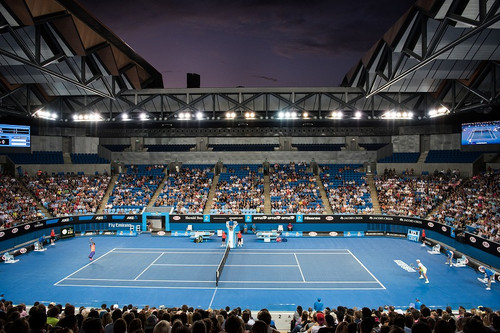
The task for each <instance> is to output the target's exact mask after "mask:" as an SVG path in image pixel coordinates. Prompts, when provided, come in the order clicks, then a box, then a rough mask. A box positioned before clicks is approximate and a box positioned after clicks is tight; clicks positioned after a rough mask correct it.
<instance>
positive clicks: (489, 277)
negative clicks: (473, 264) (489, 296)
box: [477, 266, 495, 290]
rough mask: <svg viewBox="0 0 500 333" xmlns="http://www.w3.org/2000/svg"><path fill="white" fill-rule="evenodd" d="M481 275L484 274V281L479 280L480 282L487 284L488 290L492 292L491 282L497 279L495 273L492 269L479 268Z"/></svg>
mask: <svg viewBox="0 0 500 333" xmlns="http://www.w3.org/2000/svg"><path fill="white" fill-rule="evenodd" d="M477 269H478V270H479V271H480V272H481V273H484V279H480V278H477V279H478V280H480V281H482V282H484V283H486V290H491V282H492V281H493V279H494V278H495V271H494V270H492V269H491V268H486V267H484V266H479V267H478V268H477Z"/></svg>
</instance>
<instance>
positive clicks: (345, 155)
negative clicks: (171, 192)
mask: <svg viewBox="0 0 500 333" xmlns="http://www.w3.org/2000/svg"><path fill="white" fill-rule="evenodd" d="M111 156H112V157H111V160H112V161H120V162H124V163H126V164H166V163H168V162H172V161H180V162H182V163H187V164H215V163H217V162H218V161H222V162H223V163H225V164H242V163H247V164H261V163H263V162H264V161H266V160H267V161H269V162H270V163H290V161H296V162H311V161H312V160H315V161H316V162H317V163H349V164H363V163H365V162H372V161H376V159H377V152H376V151H326V152H323V151H321V152H319V151H315V152H307V151H262V152H261V151H249V152H221V151H206V152H154V153H149V152H112V154H111ZM103 157H104V156H103Z"/></svg>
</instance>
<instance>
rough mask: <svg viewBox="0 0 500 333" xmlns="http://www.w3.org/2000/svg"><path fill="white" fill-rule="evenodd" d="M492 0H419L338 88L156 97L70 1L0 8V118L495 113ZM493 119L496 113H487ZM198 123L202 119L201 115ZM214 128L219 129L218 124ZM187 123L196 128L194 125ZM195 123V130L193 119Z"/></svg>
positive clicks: (114, 40) (125, 54) (152, 79)
mask: <svg viewBox="0 0 500 333" xmlns="http://www.w3.org/2000/svg"><path fill="white" fill-rule="evenodd" d="M499 6H500V1H491V0H490V1H487V0H468V1H467V0H421V1H417V3H415V5H414V6H413V7H412V8H410V9H409V10H408V11H407V12H406V13H405V15H403V16H402V17H401V18H400V19H399V20H398V21H397V22H396V23H395V24H394V26H393V27H392V28H391V29H390V30H389V31H388V32H387V33H386V34H385V35H384V36H383V37H382V38H381V39H380V40H379V41H378V42H377V43H376V44H375V45H374V46H373V47H372V48H371V49H370V50H369V51H368V52H367V54H366V55H365V56H364V57H363V58H362V59H361V60H360V61H359V62H358V64H357V65H356V66H355V67H354V68H353V69H351V70H350V71H349V72H348V74H347V75H346V76H345V78H344V80H343V84H342V86H341V87H322V88H317V87H316V88H295V87H293V88H286V87H283V88H207V89H205V88H196V89H162V88H163V85H162V78H161V74H160V73H159V72H158V71H157V70H156V69H154V68H153V67H152V66H151V65H150V64H148V63H147V62H146V61H145V60H144V59H142V58H141V57H140V56H139V55H138V54H137V53H136V52H134V51H133V50H132V49H131V48H130V47H129V46H128V45H126V44H125V43H124V42H123V41H122V40H121V39H120V38H119V37H117V36H116V35H114V34H113V32H111V31H110V30H109V29H108V28H106V27H105V26H104V25H103V24H102V23H100V22H99V21H98V20H97V19H96V18H95V17H94V16H93V15H92V14H91V13H89V12H87V11H86V10H85V9H84V8H83V7H81V5H79V4H78V3H77V2H75V1H71V0H45V1H36V0H4V1H2V2H1V3H0V14H1V16H0V20H1V22H2V29H1V30H0V94H1V103H0V116H3V117H4V118H11V117H25V118H36V117H42V116H43V117H46V116H47V117H49V118H50V117H52V118H54V119H56V121H63V122H66V123H67V124H69V122H73V121H85V120H91V121H95V120H97V119H101V120H104V121H110V122H113V121H121V120H148V121H156V122H159V123H165V122H166V123H169V124H172V123H175V122H180V121H182V122H184V123H186V121H188V120H189V119H198V120H210V121H211V125H212V126H213V125H214V124H216V123H217V122H219V121H222V120H227V119H228V118H230V119H236V120H244V121H248V122H255V123H259V121H260V123H261V124H263V125H264V124H265V123H272V122H273V121H274V120H277V119H293V120H296V122H295V123H294V124H295V125H297V124H298V125H301V124H302V125H303V124H304V123H307V124H314V123H315V122H321V123H322V124H325V123H328V122H331V121H332V120H334V121H337V120H338V118H339V117H342V118H343V119H351V120H352V119H355V120H356V121H358V120H359V119H361V120H363V121H369V122H372V121H380V120H381V119H384V118H392V117H396V118H398V117H400V118H410V119H413V120H415V121H416V122H417V121H425V120H426V119H429V118H430V117H434V116H439V115H441V114H439V113H438V112H437V111H436V110H438V109H440V110H441V111H440V112H442V113H444V114H448V117H453V116H454V115H455V116H456V115H458V114H463V113H470V112H472V111H479V112H481V113H491V114H494V113H495V112H491V111H492V110H495V111H497V110H498V109H499V92H500V82H499V81H500V75H498V74H497V73H498V66H499V64H500V62H499V61H500V46H499V45H500V23H499V22H498V21H499V19H500V13H499ZM495 116H496V115H495ZM197 117H198V118H197ZM214 122H215V123H214ZM193 123H194V122H193ZM194 126H200V124H199V122H197V123H196V124H195V125H194Z"/></svg>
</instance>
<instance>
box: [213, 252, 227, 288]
mask: <svg viewBox="0 0 500 333" xmlns="http://www.w3.org/2000/svg"><path fill="white" fill-rule="evenodd" d="M229 249H230V247H229V245H228V246H226V251H224V256H222V259H221V261H220V264H219V266H218V267H217V270H216V271H215V286H216V287H217V286H218V285H219V279H220V275H221V273H222V270H223V269H224V265H225V264H226V260H227V256H228V255H229Z"/></svg>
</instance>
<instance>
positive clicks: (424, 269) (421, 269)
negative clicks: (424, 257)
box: [417, 259, 429, 283]
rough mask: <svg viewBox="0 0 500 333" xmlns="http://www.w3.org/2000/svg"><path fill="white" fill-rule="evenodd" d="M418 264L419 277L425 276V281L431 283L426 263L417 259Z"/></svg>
mask: <svg viewBox="0 0 500 333" xmlns="http://www.w3.org/2000/svg"><path fill="white" fill-rule="evenodd" d="M417 265H418V275H419V279H423V278H425V283H429V279H428V278H427V267H425V266H424V264H422V263H421V262H420V260H418V259H417Z"/></svg>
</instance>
